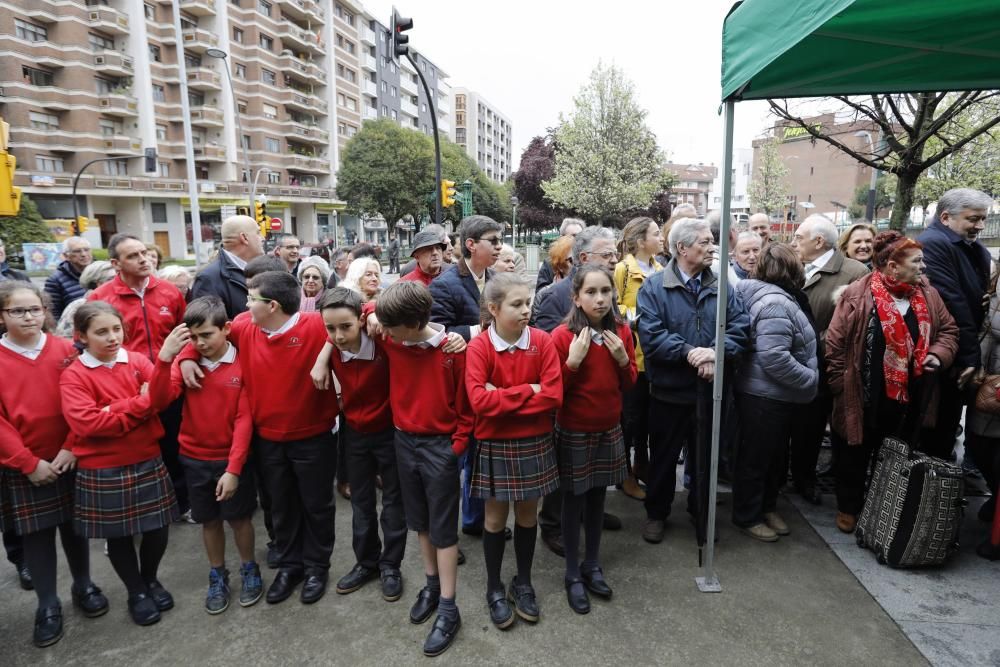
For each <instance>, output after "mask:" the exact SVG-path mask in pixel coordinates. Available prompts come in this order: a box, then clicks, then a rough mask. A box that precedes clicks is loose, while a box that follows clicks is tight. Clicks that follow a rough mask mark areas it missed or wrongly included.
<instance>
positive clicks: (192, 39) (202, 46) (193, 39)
mask: <svg viewBox="0 0 1000 667" xmlns="http://www.w3.org/2000/svg"><path fill="white" fill-rule="evenodd" d="M181 34H182V35H183V37H184V50H185V51H190V52H191V53H205V51H207V50H208V49H211V48H217V47H218V46H219V38H218V36H217V35H215V34H214V33H211V32H209V31H208V30H201V29H196V30H185V31H184V32H182V33H181Z"/></svg>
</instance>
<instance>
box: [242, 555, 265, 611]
mask: <svg viewBox="0 0 1000 667" xmlns="http://www.w3.org/2000/svg"><path fill="white" fill-rule="evenodd" d="M240 578H242V579H243V583H242V585H241V586H240V606H241V607H250V606H252V605H255V604H257V602H259V601H260V598H261V597H262V596H263V595H264V579H263V578H262V577H261V576H260V567H259V566H258V565H257V563H255V562H254V561H250V562H249V563H243V565H242V566H241V567H240Z"/></svg>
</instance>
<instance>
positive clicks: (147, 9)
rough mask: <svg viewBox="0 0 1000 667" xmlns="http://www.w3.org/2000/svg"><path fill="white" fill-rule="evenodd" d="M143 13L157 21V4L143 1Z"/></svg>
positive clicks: (151, 19)
mask: <svg viewBox="0 0 1000 667" xmlns="http://www.w3.org/2000/svg"><path fill="white" fill-rule="evenodd" d="M142 13H143V14H145V15H146V18H147V19H149V20H150V21H155V20H156V7H155V6H153V5H151V4H149V3H143V5H142Z"/></svg>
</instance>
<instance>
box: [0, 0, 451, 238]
mask: <svg viewBox="0 0 1000 667" xmlns="http://www.w3.org/2000/svg"><path fill="white" fill-rule="evenodd" d="M7 6H8V7H9V8H11V9H10V11H8V12H5V13H4V15H3V16H2V17H0V40H2V46H0V49H2V50H3V52H4V54H5V56H6V57H5V58H3V60H2V62H0V115H2V116H3V118H4V120H6V121H7V122H9V123H10V125H11V144H10V146H11V151H12V152H13V153H14V155H16V157H17V159H18V173H17V178H16V183H17V184H18V185H20V186H21V187H22V189H23V190H24V192H25V193H27V194H28V195H29V196H31V197H32V199H34V200H35V201H36V202H37V203H38V205H39V208H40V210H41V212H42V215H43V217H45V218H46V219H47V220H49V221H50V225H51V226H52V227H53V228H54V229H55V230H57V231H58V232H60V233H65V232H66V231H68V221H69V220H70V219H71V218H72V215H73V203H72V199H71V194H70V193H71V192H72V181H73V176H74V175H75V174H76V173H77V171H78V170H79V169H80V168H81V167H83V166H84V165H85V164H86V163H87V162H89V161H90V160H94V159H97V158H108V157H111V158H114V159H112V160H106V161H102V162H98V163H95V164H93V165H91V166H90V167H88V169H87V170H86V172H85V173H84V174H83V176H81V178H80V183H79V187H78V190H77V195H78V202H79V207H80V212H81V213H82V214H84V215H87V216H88V217H90V218H92V219H95V220H97V221H98V224H96V225H92V228H91V229H90V230H89V231H88V232H87V235H88V237H89V238H90V240H91V242H92V243H94V244H95V245H104V244H105V243H106V242H107V240H108V239H109V238H110V236H111V235H112V234H114V233H116V232H128V233H132V234H135V235H137V236H139V237H140V238H142V239H144V240H148V241H155V242H156V243H157V244H158V245H160V246H161V247H162V248H163V249H164V251H165V252H167V253H168V254H169V255H171V256H185V255H190V254H191V253H192V251H193V248H192V247H191V237H192V233H191V202H190V199H189V195H188V184H187V178H186V177H187V163H186V157H185V156H186V150H185V142H184V133H183V108H182V104H181V88H180V82H181V80H180V77H181V71H182V69H183V72H184V76H185V78H186V81H187V87H188V95H187V98H188V99H187V101H188V105H189V114H190V120H191V125H192V144H193V150H194V155H195V174H196V179H197V190H198V208H199V210H200V218H201V222H202V237H203V239H204V240H206V241H213V240H214V241H217V240H218V239H219V233H218V232H219V227H220V225H221V221H222V219H223V218H224V217H225V216H226V215H229V214H231V212H232V211H233V209H234V208H235V207H242V206H247V205H248V197H249V193H250V187H251V184H250V178H249V176H248V174H247V170H246V168H245V166H244V165H245V163H246V162H247V161H249V163H250V171H251V172H252V174H253V176H254V178H255V179H256V181H257V182H256V192H257V193H258V194H265V195H266V196H267V197H268V203H267V208H268V213H269V214H270V215H271V216H274V217H280V218H281V219H282V220H283V222H284V230H287V231H292V232H295V233H297V234H298V235H299V236H301V237H302V239H303V240H304V241H306V242H311V241H319V240H323V239H325V238H328V237H332V236H333V235H334V231H335V230H337V231H338V232H339V233H338V236H339V240H341V241H342V240H343V239H344V238H345V232H346V231H348V230H352V229H353V235H356V237H357V238H367V237H368V236H367V235H366V234H365V232H364V229H363V224H362V222H361V221H359V220H357V219H356V218H354V217H352V216H348V215H345V214H344V213H343V208H344V203H343V202H341V201H339V200H338V199H337V197H336V191H335V186H336V171H337V169H338V167H339V164H340V156H341V153H342V151H343V148H344V146H345V144H346V143H347V141H348V140H349V139H350V138H351V137H353V136H354V135H355V134H356V133H357V132H358V130H359V129H360V128H361V125H362V123H363V122H364V120H365V119H371V118H375V117H377V115H378V111H377V110H378V108H379V106H380V105H379V100H380V88H381V87H382V85H383V81H382V78H381V77H382V76H386V75H388V74H389V69H388V67H387V66H385V63H383V62H382V60H381V58H380V55H379V54H380V53H381V51H380V49H381V50H382V51H384V49H385V40H386V36H387V30H386V29H385V28H384V26H382V25H381V24H379V23H378V22H377V21H375V20H374V17H373V16H371V14H370V13H368V12H367V11H366V10H365V9H364V7H363V6H362V5H361V4H360V3H357V2H353V1H352V0H180V14H181V15H180V23H181V35H180V44H178V36H177V34H176V32H175V29H174V16H173V11H172V8H171V3H170V2H169V0H86V4H85V3H84V1H83V0H10V2H8V4H7ZM219 52H221V53H223V54H226V57H225V58H220V57H213V55H214V56H218V55H220V53H219ZM182 54H183V55H182ZM383 57H384V56H383ZM418 58H419V59H418V65H419V66H421V67H426V68H428V69H429V70H430V71H431V78H432V79H433V80H434V81H435V85H436V88H435V91H436V92H435V94H437V95H438V96H444V97H446V95H447V85H446V84H445V83H444V82H443V77H445V76H446V74H444V73H443V72H442V71H441V70H440V69H439V68H437V67H436V66H434V65H433V64H432V63H430V61H427V60H426V59H424V58H422V57H419V56H418ZM182 63H183V68H182V67H181V64H182ZM380 64H382V65H383V66H382V67H380ZM226 66H228V67H229V68H230V70H229V74H230V75H231V80H232V85H231V86H230V77H229V76H227V75H226V72H224V71H223V69H222V68H223V67H226ZM392 67H393V68H397V66H396V65H395V64H393V65H392ZM406 68H409V64H408V63H407V64H406V67H404V68H403V71H404V72H405V71H406ZM410 69H412V68H410ZM409 73H411V74H415V73H413V72H409ZM398 74H399V72H397V75H398ZM425 75H426V74H425ZM429 81H430V79H429ZM394 85H395V86H396V91H397V94H400V93H401V92H403V91H405V92H406V93H407V94H408V95H407V96H405V97H397V98H396V99H397V104H396V106H394V107H392V109H394V110H395V111H396V114H397V118H398V119H399V121H400V123H401V124H403V125H404V126H407V127H413V128H416V129H421V130H422V129H423V127H424V125H430V121H429V118H430V117H429V115H427V113H428V112H427V109H426V107H427V105H426V100H424V99H423V95H422V91H419V90H416V92H415V93H414V94H412V95H411V94H410V93H412V92H413V91H414V90H415V86H414V85H413V82H412V79H411V78H409V77H408V76H404V77H402V78H400V77H398V76H397V80H396V83H395V84H394ZM387 90H388V88H387ZM442 91H443V92H442ZM385 106H386V108H387V109H388V108H389V98H388V96H387V97H386V101H385ZM445 108H447V107H446V106H445ZM442 113H445V112H442ZM384 115H388V113H387V114H384ZM425 131H426V130H425ZM445 131H447V128H445ZM153 147H155V148H156V151H157V161H156V172H155V173H145V172H144V170H143V169H144V167H143V160H142V155H143V151H144V149H147V148H153Z"/></svg>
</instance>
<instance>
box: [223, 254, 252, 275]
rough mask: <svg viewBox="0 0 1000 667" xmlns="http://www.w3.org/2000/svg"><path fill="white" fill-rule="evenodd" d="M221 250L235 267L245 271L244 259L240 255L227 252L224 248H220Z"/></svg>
mask: <svg viewBox="0 0 1000 667" xmlns="http://www.w3.org/2000/svg"><path fill="white" fill-rule="evenodd" d="M222 252H224V253H226V257H228V258H229V261H230V262H232V263H233V264H235V265H236V268H237V269H239V270H240V271H245V270H246V268H247V263H246V260H244V259H242V258H240V257H237V256H236V255H234V254H233V253H231V252H229V251H228V250H226V249H225V248H223V249H222Z"/></svg>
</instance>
